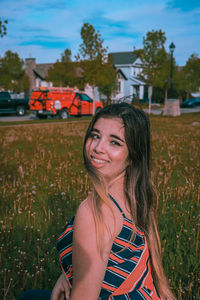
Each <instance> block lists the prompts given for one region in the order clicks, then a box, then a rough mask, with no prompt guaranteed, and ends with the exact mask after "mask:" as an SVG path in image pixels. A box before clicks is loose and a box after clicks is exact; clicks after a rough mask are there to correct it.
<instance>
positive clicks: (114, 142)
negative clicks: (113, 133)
mask: <svg viewBox="0 0 200 300" xmlns="http://www.w3.org/2000/svg"><path fill="white" fill-rule="evenodd" d="M111 144H112V145H116V146H121V144H120V143H118V142H117V141H111Z"/></svg>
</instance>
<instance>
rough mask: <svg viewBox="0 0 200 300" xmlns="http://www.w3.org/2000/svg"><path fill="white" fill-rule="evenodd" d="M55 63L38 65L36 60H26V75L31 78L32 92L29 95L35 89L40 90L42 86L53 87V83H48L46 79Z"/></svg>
mask: <svg viewBox="0 0 200 300" xmlns="http://www.w3.org/2000/svg"><path fill="white" fill-rule="evenodd" d="M53 65H54V64H53V63H50V64H36V59H35V58H26V60H25V73H26V74H27V75H28V77H29V81H30V90H29V94H31V91H32V89H33V88H38V87H40V86H52V83H51V82H50V83H49V82H46V80H45V78H46V77H47V75H48V71H49V69H50V68H51V67H53Z"/></svg>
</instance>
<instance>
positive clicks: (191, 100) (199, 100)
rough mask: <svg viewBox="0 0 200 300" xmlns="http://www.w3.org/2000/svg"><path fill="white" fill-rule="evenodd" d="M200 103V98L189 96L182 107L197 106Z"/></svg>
mask: <svg viewBox="0 0 200 300" xmlns="http://www.w3.org/2000/svg"><path fill="white" fill-rule="evenodd" d="M198 105H200V98H188V99H186V100H185V101H183V102H182V104H181V107H195V106H198Z"/></svg>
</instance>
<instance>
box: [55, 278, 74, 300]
mask: <svg viewBox="0 0 200 300" xmlns="http://www.w3.org/2000/svg"><path fill="white" fill-rule="evenodd" d="M69 296H70V286H69V284H68V282H67V280H66V278H65V275H64V274H63V273H62V274H61V275H60V277H59V278H58V280H57V281H56V284H55V286H54V288H53V291H52V294H51V300H64V299H66V300H69Z"/></svg>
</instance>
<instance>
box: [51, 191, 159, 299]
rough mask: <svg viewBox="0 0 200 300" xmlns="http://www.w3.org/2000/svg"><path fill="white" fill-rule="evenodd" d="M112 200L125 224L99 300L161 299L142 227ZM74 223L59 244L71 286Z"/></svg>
mask: <svg viewBox="0 0 200 300" xmlns="http://www.w3.org/2000/svg"><path fill="white" fill-rule="evenodd" d="M110 198H111V199H112V201H113V202H114V203H115V204H116V205H117V207H118V208H119V210H120V211H121V213H122V215H123V218H124V221H123V227H122V230H121V232H120V233H119V235H118V236H117V237H116V238H115V239H114V242H113V245H112V249H111V252H110V255H109V259H108V264H107V268H106V272H105V277H104V280H103V283H102V288H101V292H100V295H99V300H126V299H134V300H150V299H153V300H158V299H160V297H159V295H158V293H157V291H156V288H155V286H154V283H153V278H152V274H151V266H150V262H149V250H148V245H147V241H146V238H145V236H144V233H143V232H142V231H141V230H140V229H139V228H135V227H134V228H133V224H132V221H131V220H129V219H128V218H126V216H125V215H124V213H123V212H122V210H121V208H120V207H119V205H118V204H117V202H116V201H115V200H114V199H113V198H112V197H111V196H110ZM73 223H74V217H73V218H72V220H71V221H70V222H69V223H68V224H67V226H66V227H65V229H64V231H63V232H62V233H61V235H60V236H59V239H58V244H57V249H58V255H59V260H60V263H61V266H62V269H63V271H64V273H65V275H66V278H67V280H68V282H69V284H70V286H71V285H72V279H73V272H72V237H73ZM133 229H134V230H135V231H136V234H135V238H134V241H133V242H130V237H131V235H132V232H133Z"/></svg>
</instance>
